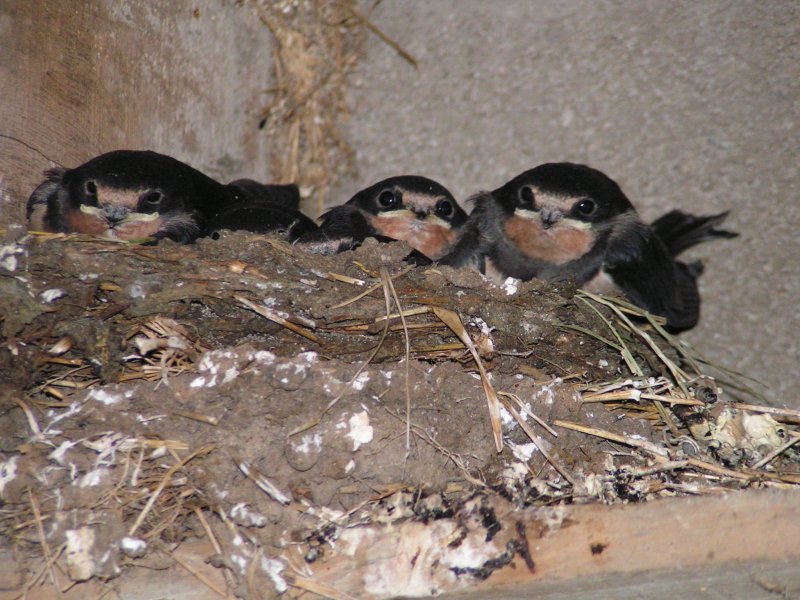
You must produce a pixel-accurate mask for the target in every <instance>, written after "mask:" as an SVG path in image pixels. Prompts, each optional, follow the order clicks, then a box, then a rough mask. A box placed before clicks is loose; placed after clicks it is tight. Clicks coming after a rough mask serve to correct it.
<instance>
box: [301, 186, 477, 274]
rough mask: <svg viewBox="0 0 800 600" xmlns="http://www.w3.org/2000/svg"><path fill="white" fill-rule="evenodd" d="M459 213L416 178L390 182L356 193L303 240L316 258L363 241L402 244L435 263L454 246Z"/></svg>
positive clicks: (449, 199)
mask: <svg viewBox="0 0 800 600" xmlns="http://www.w3.org/2000/svg"><path fill="white" fill-rule="evenodd" d="M466 220H467V213H466V212H464V209H462V208H461V207H460V206H459V205H458V202H456V200H455V198H453V195H452V194H451V193H450V192H449V191H448V190H447V189H446V188H445V187H444V186H442V185H440V184H439V183H437V182H435V181H433V180H432V179H428V178H426V177H420V176H418V175H400V176H397V177H390V178H389V179H384V180H382V181H379V182H378V183H376V184H374V185H372V186H370V187H368V188H366V189H364V190H361V191H360V192H358V193H357V194H356V195H355V196H353V197H352V198H351V199H350V200H348V202H347V203H345V204H343V205H341V206H337V207H335V208H333V209H331V210H329V211H328V212H327V213H325V215H324V216H323V217H322V224H321V225H320V229H319V231H316V232H313V233H311V234H309V235H306V236H303V237H302V238H301V239H300V242H301V243H306V244H310V247H309V249H310V250H311V251H312V252H317V253H323V254H324V253H336V252H342V251H344V250H350V249H352V248H355V247H356V246H358V245H359V244H360V243H361V242H363V241H364V240H365V239H366V238H368V237H374V238H377V239H379V240H381V241H392V240H404V241H406V242H407V243H408V245H409V246H411V247H412V248H414V249H415V250H416V251H418V252H420V253H421V254H422V255H424V257H427V258H428V259H431V260H436V259H438V258H440V257H441V256H443V255H444V254H446V253H447V252H448V251H449V249H450V247H451V246H452V245H453V244H454V243H455V241H456V240H457V238H458V235H459V229H460V227H461V226H462V225H463V224H464V223H465V222H466Z"/></svg>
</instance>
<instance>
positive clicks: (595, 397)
mask: <svg viewBox="0 0 800 600" xmlns="http://www.w3.org/2000/svg"><path fill="white" fill-rule="evenodd" d="M639 399H643V400H655V401H657V402H664V403H666V404H682V405H685V406H705V402H702V401H701V400H690V399H689V398H677V397H675V396H659V395H658V394H650V393H647V392H640V391H639V390H637V389H630V390H620V391H617V392H607V393H604V394H590V395H587V396H582V397H581V402H584V403H588V402H614V401H617V400H633V401H635V402H638V401H639Z"/></svg>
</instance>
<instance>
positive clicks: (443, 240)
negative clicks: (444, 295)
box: [370, 216, 457, 260]
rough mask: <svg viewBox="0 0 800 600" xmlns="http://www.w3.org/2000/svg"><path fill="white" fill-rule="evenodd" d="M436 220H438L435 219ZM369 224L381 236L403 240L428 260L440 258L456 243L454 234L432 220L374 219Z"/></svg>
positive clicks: (381, 217)
mask: <svg viewBox="0 0 800 600" xmlns="http://www.w3.org/2000/svg"><path fill="white" fill-rule="evenodd" d="M437 220H438V219H437ZM370 224H371V225H372V227H373V228H374V229H375V230H376V231H377V232H378V233H380V234H381V235H385V236H386V237H390V238H392V239H395V240H404V241H405V242H407V243H408V245H409V246H411V247H412V248H414V249H415V250H419V251H420V252H422V253H423V254H424V255H425V256H427V257H428V258H430V259H433V260H436V259H437V258H440V257H441V256H442V255H444V253H445V252H446V251H447V249H448V248H449V247H450V245H451V244H453V243H454V242H455V241H456V237H457V235H456V232H455V231H453V230H452V229H450V228H449V227H444V226H442V225H440V224H438V223H436V220H433V219H430V218H428V219H425V220H424V221H423V220H420V219H417V218H415V217H413V218H398V217H383V216H378V217H374V218H373V219H372V220H371V221H370Z"/></svg>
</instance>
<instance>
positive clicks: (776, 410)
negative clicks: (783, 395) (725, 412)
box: [731, 402, 800, 419]
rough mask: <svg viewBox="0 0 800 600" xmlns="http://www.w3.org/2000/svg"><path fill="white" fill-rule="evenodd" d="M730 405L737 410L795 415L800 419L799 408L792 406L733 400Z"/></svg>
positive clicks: (783, 415)
mask: <svg viewBox="0 0 800 600" xmlns="http://www.w3.org/2000/svg"><path fill="white" fill-rule="evenodd" d="M731 406H733V408H738V409H739V410H749V411H752V412H758V413H769V414H771V415H779V416H782V417H797V418H799V419H800V410H796V409H793V408H777V407H774V406H758V405H757V404H743V403H741V402H735V403H733V404H732V405H731Z"/></svg>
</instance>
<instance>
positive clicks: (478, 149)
mask: <svg viewBox="0 0 800 600" xmlns="http://www.w3.org/2000/svg"><path fill="white" fill-rule="evenodd" d="M372 19H373V21H374V22H375V24H376V25H378V27H380V28H381V29H382V30H383V31H384V32H385V33H386V34H387V35H389V36H390V37H391V38H393V39H394V40H396V41H397V42H398V43H400V44H401V45H402V46H403V47H404V48H405V49H406V50H407V51H409V52H410V53H411V54H412V55H414V56H415V57H416V58H417V59H418V61H419V69H418V70H415V69H414V68H412V67H411V66H410V65H409V64H408V63H407V62H405V61H404V60H402V59H401V58H400V57H399V56H398V55H397V54H396V53H395V51H394V50H392V49H391V48H390V47H389V46H387V45H386V44H384V43H382V42H381V41H380V40H378V39H377V38H375V37H373V38H372V39H371V40H370V42H369V45H368V55H367V58H366V60H365V61H364V62H363V63H362V64H361V68H360V69H359V71H358V73H357V74H356V77H355V78H354V81H355V83H356V84H357V86H356V87H355V88H354V89H353V94H352V103H351V105H352V113H353V116H352V119H351V122H350V125H349V131H350V139H351V142H352V143H353V146H354V147H355V148H356V149H357V151H358V155H357V164H358V165H359V167H360V178H359V179H360V181H358V182H346V183H344V184H343V185H341V186H340V188H339V196H340V197H341V198H343V199H344V198H347V197H349V195H350V194H352V192H354V191H355V190H356V189H358V187H359V185H361V184H362V183H368V182H373V181H376V180H378V179H380V178H382V177H385V176H388V175H392V174H397V173H398V172H417V173H421V174H425V175H428V176H430V177H433V178H435V179H439V180H440V181H441V182H442V183H444V184H445V185H446V186H448V187H449V188H450V189H451V190H452V191H453V192H454V193H455V194H456V197H458V198H465V197H466V196H467V195H469V194H471V193H474V192H475V191H477V190H480V189H493V188H494V187H496V186H499V185H501V184H502V183H504V182H505V181H507V180H508V179H510V178H511V177H512V176H514V175H516V174H518V173H520V172H521V171H523V170H525V169H528V168H531V167H533V166H535V165H537V164H540V163H543V162H550V161H559V160H572V161H580V162H587V163H589V164H591V165H593V166H595V167H596V168H599V169H601V170H603V171H604V172H606V173H607V174H609V175H610V176H611V177H612V178H614V179H616V180H617V181H618V182H619V183H620V184H621V185H622V187H623V189H624V190H625V191H626V192H627V194H628V196H629V197H630V198H631V200H632V201H633V202H634V204H635V205H636V206H637V207H638V208H639V209H640V212H641V213H642V215H643V216H644V217H645V218H646V219H647V220H652V219H653V218H655V217H657V216H659V214H660V213H662V212H664V211H666V210H667V209H670V208H677V207H680V208H683V209H685V210H689V211H693V212H697V213H710V212H718V211H723V210H728V209H731V211H732V214H731V217H730V223H729V225H730V228H732V229H734V230H737V231H739V232H741V238H739V239H738V240H735V241H724V242H719V243H715V244H707V245H705V246H702V247H700V248H698V249H697V250H696V252H694V254H693V256H694V257H699V258H702V259H703V260H704V261H705V264H706V274H705V275H704V276H703V278H702V286H701V287H702V293H703V297H704V301H705V304H704V307H703V318H702V321H701V325H700V327H698V328H697V329H696V330H695V331H693V332H691V333H690V334H689V335H687V336H686V337H687V338H688V339H689V340H690V341H691V342H693V343H694V344H695V345H696V346H697V347H699V348H700V349H702V350H703V351H705V353H706V354H707V355H708V356H709V357H710V358H711V359H713V360H715V361H718V362H720V363H722V364H724V365H727V366H730V367H733V368H736V369H739V370H741V371H743V372H745V373H748V374H751V375H753V376H755V377H759V378H761V379H762V380H764V381H765V382H766V383H768V384H769V385H770V386H771V389H770V391H769V392H768V396H769V397H770V398H772V399H773V400H774V401H776V402H777V403H788V404H790V405H793V406H800V395H798V394H797V389H798V386H800V360H799V359H800V352H798V336H800V311H799V310H798V309H797V302H798V296H800V234H798V228H799V227H800V177H798V175H799V172H798V166H799V165H800V161H799V160H798V159H800V132H799V129H798V125H800V45H799V44H800V4H798V3H797V2H791V1H785V2H781V1H770V2H740V1H737V2H722V1H718V0H717V1H706V2H662V1H660V0H649V1H635V2H634V1H629V2H614V1H607V0H599V1H598V0H592V1H585V2H584V1H575V0H570V1H568V2H555V1H553V2H544V1H535V2H531V1H527V0H526V1H511V0H503V1H495V2H486V1H483V0H437V1H436V2H425V1H422V0H420V1H414V2H383V3H381V4H380V5H379V6H378V8H377V9H376V10H375V12H374V13H373V14H372Z"/></svg>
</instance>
